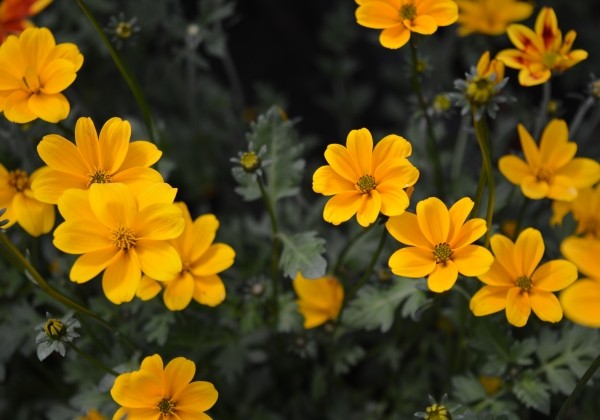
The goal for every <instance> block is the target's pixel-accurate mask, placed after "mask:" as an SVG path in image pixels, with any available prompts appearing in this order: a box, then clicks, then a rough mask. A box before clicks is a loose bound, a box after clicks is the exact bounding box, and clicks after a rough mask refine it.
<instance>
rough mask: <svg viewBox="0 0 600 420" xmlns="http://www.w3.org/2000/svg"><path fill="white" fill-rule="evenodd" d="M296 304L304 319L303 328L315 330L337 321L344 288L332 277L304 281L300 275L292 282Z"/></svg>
mask: <svg viewBox="0 0 600 420" xmlns="http://www.w3.org/2000/svg"><path fill="white" fill-rule="evenodd" d="M292 285H293V286H294V290H295V292H296V294H297V295H298V300H296V304H297V305H298V310H299V311H300V313H301V314H302V316H303V317H304V328H307V329H308V328H315V327H318V326H319V325H322V324H324V323H326V322H327V321H330V320H332V321H333V320H335V319H337V317H338V315H339V314H340V310H341V309H342V302H343V301H344V288H343V287H342V285H341V284H340V282H339V281H338V280H337V279H336V278H335V277H333V276H325V277H320V278H318V279H306V278H304V277H303V276H302V274H301V273H298V274H297V275H296V278H295V279H294V281H293V282H292Z"/></svg>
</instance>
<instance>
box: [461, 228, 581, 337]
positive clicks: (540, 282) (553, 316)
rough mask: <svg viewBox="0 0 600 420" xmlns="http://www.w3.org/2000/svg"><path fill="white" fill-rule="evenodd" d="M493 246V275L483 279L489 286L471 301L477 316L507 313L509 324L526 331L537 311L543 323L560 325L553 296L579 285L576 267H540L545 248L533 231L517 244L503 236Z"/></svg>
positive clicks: (568, 264) (552, 264) (494, 239)
mask: <svg viewBox="0 0 600 420" xmlns="http://www.w3.org/2000/svg"><path fill="white" fill-rule="evenodd" d="M490 243H491V246H492V251H494V255H495V260H494V263H493V264H492V267H491V268H490V271H488V272H487V273H485V274H483V275H480V276H479V279H480V280H481V281H482V282H484V283H485V284H486V286H483V287H482V288H481V289H480V290H479V291H478V292H477V293H475V295H474V296H473V297H472V298H471V303H470V308H471V311H472V312H473V314H475V316H483V315H489V314H493V313H495V312H499V311H501V310H503V309H506V318H507V319H508V322H509V323H510V324H512V325H514V326H515V327H522V326H524V325H525V324H526V323H527V320H528V319H529V315H530V314H531V310H532V309H533V312H534V313H535V314H536V315H537V317H538V318H540V319H541V320H542V321H547V322H558V321H560V320H561V319H562V316H563V312H562V308H561V305H560V303H559V301H558V299H557V297H556V296H555V295H554V293H552V292H556V291H559V290H562V289H564V288H565V287H567V286H568V285H570V284H571V283H573V282H574V281H575V279H576V278H577V268H576V267H575V265H574V264H573V263H571V262H569V261H566V260H552V261H548V262H546V263H544V264H542V265H540V266H539V267H538V264H539V263H540V261H541V259H542V256H543V255H544V249H545V247H544V240H543V239H542V234H541V233H540V231H539V230H536V229H533V228H527V229H525V230H524V231H523V232H521V234H520V235H519V237H518V238H517V241H516V242H514V243H513V242H512V241H511V240H510V239H508V238H507V237H506V236H504V235H499V234H497V235H494V236H492V239H491V242H490Z"/></svg>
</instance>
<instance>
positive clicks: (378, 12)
mask: <svg viewBox="0 0 600 420" xmlns="http://www.w3.org/2000/svg"><path fill="white" fill-rule="evenodd" d="M356 2H357V3H358V5H359V6H358V8H357V9H356V21H357V22H358V24H359V25H361V26H364V27H366V28H372V29H383V31H381V35H380V36H379V42H381V45H383V46H384V47H386V48H392V49H396V48H400V47H402V46H403V45H405V44H406V43H407V42H408V40H409V39H410V34H411V32H415V33H418V34H422V35H431V34H433V33H434V32H436V31H437V29H438V27H439V26H448V25H451V24H453V23H454V22H456V19H458V7H457V5H456V3H455V2H454V1H453V0H436V1H431V0H356Z"/></svg>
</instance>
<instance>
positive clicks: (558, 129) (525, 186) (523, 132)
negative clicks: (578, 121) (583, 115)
mask: <svg viewBox="0 0 600 420" xmlns="http://www.w3.org/2000/svg"><path fill="white" fill-rule="evenodd" d="M518 131H519V137H520V139H521V147H522V149H523V153H524V155H525V161H523V160H522V159H520V158H518V157H516V156H503V157H501V158H500V160H499V161H498V167H499V168H500V172H502V175H504V176H505V177H506V178H507V179H508V180H509V181H510V182H512V183H513V184H516V185H519V186H520V187H521V191H522V192H523V195H525V196H526V197H529V198H532V199H542V198H546V197H547V198H551V199H554V200H562V201H573V199H574V198H575V197H577V190H578V189H581V188H585V187H589V186H591V185H593V184H595V183H596V182H597V181H598V180H600V165H599V164H598V162H596V161H594V160H593V159H588V158H573V157H574V156H575V152H577V144H576V143H574V142H570V141H569V140H568V138H569V129H568V128H567V123H566V122H565V121H564V120H559V119H553V120H552V121H550V122H549V123H548V125H547V126H546V128H545V129H544V132H543V133H542V139H541V140H540V145H539V148H538V147H537V146H536V144H535V141H534V140H533V138H532V137H531V135H530V134H529V132H528V131H527V129H526V128H525V127H524V126H523V125H521V124H519V126H518Z"/></svg>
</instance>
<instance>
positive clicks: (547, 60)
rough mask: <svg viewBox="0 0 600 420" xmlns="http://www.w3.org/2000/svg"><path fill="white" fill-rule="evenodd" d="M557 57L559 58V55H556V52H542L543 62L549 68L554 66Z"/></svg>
mask: <svg viewBox="0 0 600 420" xmlns="http://www.w3.org/2000/svg"><path fill="white" fill-rule="evenodd" d="M559 58H560V56H559V55H558V53H555V52H552V51H550V52H547V53H546V54H544V57H543V61H544V64H545V65H546V67H548V68H549V69H551V68H553V67H554V65H555V64H556V62H557V61H558V60H559Z"/></svg>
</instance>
